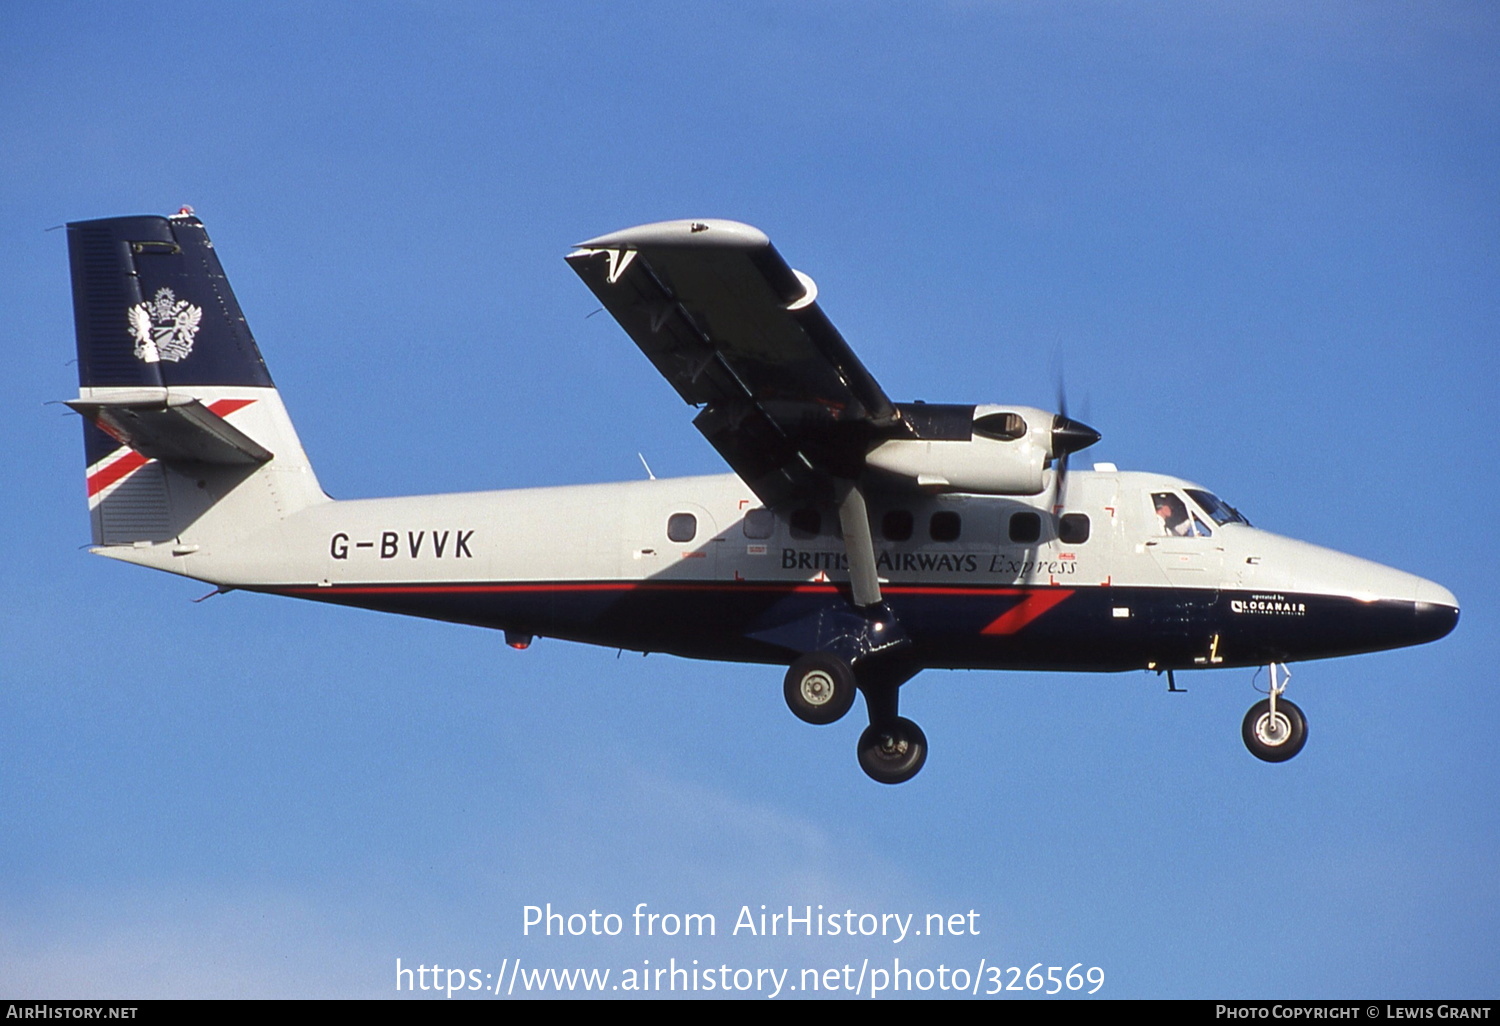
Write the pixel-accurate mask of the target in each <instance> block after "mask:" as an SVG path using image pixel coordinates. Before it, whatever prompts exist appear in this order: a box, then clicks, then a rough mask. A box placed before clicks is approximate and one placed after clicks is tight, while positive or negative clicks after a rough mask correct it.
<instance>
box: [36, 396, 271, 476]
mask: <svg viewBox="0 0 1500 1026" xmlns="http://www.w3.org/2000/svg"><path fill="white" fill-rule="evenodd" d="M66 402H67V405H68V406H70V407H72V408H73V409H74V410H77V411H78V412H79V413H81V414H83V416H85V417H86V418H88V419H89V420H90V421H92V422H93V423H94V425H95V426H96V427H98V428H99V430H101V431H103V432H105V433H106V434H108V435H110V436H111V437H113V438H115V439H116V440H117V441H119V442H122V443H123V444H125V445H128V446H130V448H132V449H134V450H135V451H136V452H138V453H140V454H141V455H142V456H145V457H146V458H147V459H153V460H160V461H161V462H163V463H169V464H171V463H200V464H209V465H215V466H253V465H254V464H257V463H267V462H269V461H270V459H271V457H272V453H271V452H270V450H268V449H267V448H265V446H263V445H261V444H260V443H259V442H257V441H255V440H254V439H253V438H251V437H250V436H249V435H247V434H245V433H244V432H243V431H241V430H240V429H239V428H237V427H235V426H234V425H233V424H231V423H229V422H228V421H227V420H225V419H224V418H223V417H222V416H220V415H219V414H218V413H215V412H214V411H213V410H210V409H209V408H208V407H206V406H204V405H203V404H202V403H201V402H199V401H198V400H197V399H193V398H191V397H189V396H183V395H167V394H165V392H163V391H159V390H152V389H143V390H141V391H139V392H130V393H122V394H117V395H113V396H109V397H108V398H90V399H69V400H66ZM225 412H229V411H225Z"/></svg>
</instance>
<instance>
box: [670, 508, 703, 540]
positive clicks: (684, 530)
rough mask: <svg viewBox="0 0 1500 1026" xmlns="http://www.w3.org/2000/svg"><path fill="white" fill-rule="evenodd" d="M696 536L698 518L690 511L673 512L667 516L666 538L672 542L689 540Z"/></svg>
mask: <svg viewBox="0 0 1500 1026" xmlns="http://www.w3.org/2000/svg"><path fill="white" fill-rule="evenodd" d="M696 537H698V518H697V517H695V516H693V515H692V514H691V513H673V514H672V515H671V516H669V517H667V538H668V539H670V540H671V541H674V542H690V541H692V540H693V539H694V538H696Z"/></svg>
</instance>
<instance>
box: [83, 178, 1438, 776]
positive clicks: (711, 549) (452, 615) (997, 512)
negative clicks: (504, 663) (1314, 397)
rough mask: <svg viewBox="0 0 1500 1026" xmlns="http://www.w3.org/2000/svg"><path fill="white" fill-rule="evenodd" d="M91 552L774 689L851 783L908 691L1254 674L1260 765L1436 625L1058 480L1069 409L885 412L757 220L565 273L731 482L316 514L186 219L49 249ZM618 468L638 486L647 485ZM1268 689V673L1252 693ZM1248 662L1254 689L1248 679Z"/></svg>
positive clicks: (1292, 554) (1311, 549)
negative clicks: (1056, 679) (613, 324)
mask: <svg viewBox="0 0 1500 1026" xmlns="http://www.w3.org/2000/svg"><path fill="white" fill-rule="evenodd" d="M68 244H69V256H70V264H71V271H72V285H73V301H74V314H75V323H76V330H77V343H78V375H79V386H80V387H79V395H78V398H76V399H72V400H67V401H66V402H67V405H68V406H69V407H71V408H72V409H73V410H75V411H77V412H78V413H80V414H81V415H82V420H83V425H84V429H83V430H84V449H85V453H86V462H87V483H88V505H89V511H90V518H91V528H92V541H93V545H92V548H91V551H92V552H94V553H96V554H98V555H102V556H108V557H110V558H113V559H119V560H123V561H125V562H128V563H136V564H139V565H141V566H146V567H151V568H154V569H157V570H165V571H169V572H171V573H176V574H181V575H183V576H186V577H190V578H196V579H199V580H202V581H206V582H209V583H211V584H214V585H216V586H217V590H218V591H219V592H223V591H231V590H236V589H237V590H243V591H251V592H263V593H267V594H273V595H283V596H291V597H295V598H303V599H312V600H315V601H321V602H332V603H337V604H341V605H346V606H357V607H362V608H366V609H374V610H382V611H385V612H391V613H401V614H407V615H411V616H421V617H428V618H432V619H438V620H446V621H452V622H455V623H464V624H475V625H479V626H483V627H490V628H495V629H498V630H501V631H503V632H504V638H505V641H506V642H507V644H509V645H510V646H511V647H512V648H516V649H524V648H526V647H528V646H529V645H530V644H531V643H532V640H533V639H534V638H537V637H548V638H559V639H564V640H568V641H577V642H583V643H588V644H595V645H603V646H608V647H611V648H618V649H622V650H631V651H642V652H662V653H670V654H673V655H678V656H683V657H686V658H690V659H705V660H725V661H739V662H749V663H763V664H771V665H779V666H786V667H787V671H786V674H785V677H784V679H783V694H784V697H785V699H786V703H787V705H788V707H789V708H790V709H791V711H792V713H794V714H795V715H796V716H797V717H798V718H799V719H801V720H803V721H805V722H808V723H812V724H828V723H833V722H835V721H837V720H839V719H840V718H841V717H843V716H844V715H845V714H846V713H847V712H849V710H850V709H851V708H852V706H853V705H854V703H855V699H856V696H857V695H858V694H863V696H864V699H865V707H866V711H867V713H868V721H869V725H868V727H867V728H866V729H865V730H864V731H863V733H862V734H861V736H860V739H859V743H858V748H857V751H858V759H859V764H860V766H861V767H862V768H863V769H864V771H865V772H866V773H867V774H868V775H869V776H870V777H871V778H873V779H874V780H876V781H879V782H881V783H886V784H896V783H901V782H903V781H906V780H909V779H911V778H912V777H913V776H915V775H916V773H917V772H918V771H919V770H920V769H921V768H922V766H923V764H924V762H925V761H926V758H927V752H928V744H927V739H926V737H925V735H924V734H923V732H922V730H921V729H920V728H919V727H918V726H917V725H916V724H915V723H913V722H912V721H911V720H909V719H907V718H905V717H903V716H901V715H900V707H899V697H900V688H901V686H902V685H903V684H905V683H906V682H907V681H909V680H910V679H911V678H912V677H914V676H915V675H916V674H917V673H919V672H920V671H922V670H924V669H986V670H1063V671H1125V670H1148V671H1152V670H1154V671H1156V672H1158V673H1166V674H1167V680H1168V686H1169V689H1171V690H1182V689H1180V688H1177V686H1176V678H1175V676H1174V675H1175V672H1176V671H1184V670H1194V669H1207V668H1219V667H1222V668H1227V667H1257V668H1258V667H1262V666H1264V667H1267V668H1268V670H1269V673H1268V679H1267V687H1266V689H1265V690H1266V697H1265V698H1264V699H1263V700H1261V701H1259V702H1257V703H1256V704H1255V705H1254V706H1252V707H1251V709H1250V710H1249V712H1248V713H1247V714H1246V716H1245V718H1244V721H1243V723H1242V729H1241V736H1242V739H1243V741H1244V743H1245V745H1246V747H1247V748H1248V749H1249V751H1250V752H1251V753H1252V754H1253V755H1255V756H1256V757H1257V758H1259V759H1262V760H1265V761H1267V762H1283V761H1285V760H1287V759H1290V758H1292V757H1293V756H1295V755H1296V754H1297V753H1298V752H1299V751H1301V750H1302V747H1303V745H1304V744H1305V742H1306V739H1307V721H1306V717H1305V716H1304V715H1303V713H1302V711H1301V710H1300V709H1299V708H1298V707H1297V706H1296V705H1294V704H1293V703H1292V702H1291V701H1290V700H1288V699H1286V698H1285V697H1283V692H1284V691H1285V689H1286V683H1287V679H1288V676H1289V671H1288V670H1287V668H1286V664H1288V663H1291V662H1294V661H1300V660H1309V659H1321V658H1327V657H1332V656H1343V655H1350V654H1354V653H1360V652H1374V651H1379V650H1383V649H1392V648H1398V647H1402V646H1406V645H1416V644H1421V643H1425V642H1429V641H1433V640H1436V639H1438V638H1441V637H1443V636H1445V635H1446V634H1448V633H1449V632H1450V631H1451V630H1453V628H1454V627H1455V625H1456V624H1457V622H1458V616H1459V607H1458V601H1457V599H1455V598H1454V596H1453V594H1452V593H1451V592H1449V591H1448V590H1447V589H1446V588H1444V587H1442V586H1441V585H1439V584H1435V583H1433V582H1432V581H1427V580H1424V579H1422V578H1420V577H1417V576H1415V575H1413V574H1409V573H1404V572H1402V571H1399V570H1395V569H1392V568H1389V567H1386V566H1381V565H1379V564H1377V563H1373V562H1369V561H1366V560H1363V559H1358V558H1355V557H1353V556H1349V555H1344V554H1342V553H1339V552H1335V551H1332V550H1330V549H1326V548H1320V547H1318V546H1315V545H1311V544H1308V543H1306V542H1302V541H1297V540H1295V539H1292V538H1286V537H1281V536H1278V535H1275V534H1272V533H1270V532H1268V531H1265V530H1262V529H1260V528H1257V527H1253V526H1251V524H1250V522H1249V521H1248V520H1247V519H1246V518H1245V517H1244V516H1243V515H1242V514H1241V513H1240V512H1239V511H1238V510H1237V509H1235V508H1234V507H1233V506H1231V505H1230V504H1229V503H1227V502H1225V501H1224V500H1222V499H1220V498H1219V497H1217V496H1216V495H1214V494H1213V493H1212V492H1210V491H1208V490H1207V489H1205V488H1203V487H1201V486H1199V485H1197V484H1194V483H1192V482H1188V481H1184V480H1180V479H1178V478H1175V477H1169V476H1166V475H1162V474H1150V473H1140V472H1132V471H1122V470H1119V469H1118V468H1117V467H1116V466H1115V465H1113V464H1108V463H1096V464H1094V466H1093V469H1092V470H1071V471H1070V469H1069V458H1070V456H1071V455H1072V454H1073V453H1076V452H1078V451H1080V450H1082V449H1084V448H1087V447H1088V446H1089V445H1092V444H1093V443H1094V442H1096V441H1097V440H1098V439H1099V437H1100V435H1099V433H1098V432H1097V431H1095V430H1094V429H1093V428H1091V427H1089V426H1087V425H1085V424H1083V423H1081V422H1079V421H1077V420H1074V419H1072V418H1070V417H1069V416H1067V414H1066V411H1065V410H1064V411H1062V412H1050V411H1047V410H1043V409H1037V408H1033V407H1029V406H1018V405H1011V404H1006V403H971V404H965V405H947V404H936V403H923V402H909V403H901V402H894V401H892V400H891V399H890V398H889V397H888V396H887V394H886V393H885V391H884V390H883V389H882V388H881V386H880V385H879V384H878V383H877V382H876V380H875V378H874V376H873V375H872V374H871V373H870V372H869V371H868V370H867V369H866V368H865V367H864V365H863V364H862V363H861V362H860V361H859V359H858V358H857V357H856V356H855V354H854V352H853V350H852V349H851V348H850V346H849V345H848V343H847V342H846V341H845V340H844V338H843V337H842V336H841V335H840V334H839V332H838V331H837V329H835V328H834V326H833V324H832V322H831V321H830V320H829V319H828V317H827V316H826V315H825V314H824V312H823V310H822V308H821V307H820V306H819V304H818V290H817V286H816V284H815V283H814V281H813V279H812V278H810V277H809V276H808V275H806V274H804V273H802V272H801V271H797V270H794V269H792V267H791V266H790V265H789V264H787V262H786V261H785V260H784V259H783V258H782V257H781V255H780V253H778V252H777V250H776V248H775V247H774V246H773V245H772V244H771V242H770V240H769V239H768V238H767V236H765V235H764V234H762V233H761V232H760V231H759V230H757V229H755V228H752V227H750V226H748V225H745V224H740V223H738V222H734V221H726V220H681V221H667V222H662V223H657V224H648V225H642V226H639V227H635V228H628V229H625V230H623V231H618V232H614V233H611V234H607V235H602V236H600V237H598V238H595V239H591V240H589V241H587V242H584V243H581V244H579V245H578V246H577V247H576V248H575V249H574V250H573V251H572V252H571V253H569V254H568V255H567V257H566V259H567V262H568V264H569V265H570V266H571V267H572V268H573V270H574V271H575V272H577V274H578V275H579V277H580V278H581V279H582V280H583V282H584V283H585V284H586V285H587V286H588V287H589V289H590V290H592V292H593V293H594V295H595V296H596V297H597V298H598V300H599V301H600V303H602V304H603V306H604V308H605V309H606V310H608V311H609V313H610V314H611V315H613V316H614V318H615V319H616V320H617V321H618V322H619V324H620V326H621V327H622V328H623V329H624V330H625V333H626V334H627V335H628V336H629V337H630V338H631V339H632V340H633V341H634V342H635V344H636V345H637V346H638V347H639V348H640V349H641V351H642V352H643V353H644V354H645V356H646V358H647V359H649V360H650V361H651V363H652V364H653V365H654V366H655V367H656V369H657V370H658V371H660V372H661V374H662V375H663V376H664V377H665V378H666V379H667V381H668V383H670V384H671V386H672V387H673V388H674V389H675V390H676V391H677V393H678V395H679V396H681V397H682V399H683V400H685V401H686V402H687V403H688V404H690V405H691V406H694V407H696V408H697V409H698V412H697V414H696V416H695V417H694V419H693V424H694V426H695V427H696V428H697V429H698V430H699V431H700V432H702V434H703V435H704V437H705V438H706V439H707V440H708V441H709V443H710V444H711V445H712V446H713V447H714V448H715V449H716V450H718V452H719V454H720V455H721V456H722V457H723V458H724V460H725V462H726V463H727V464H728V465H729V468H730V470H731V471H732V473H729V474H721V475H718V476H709V477H690V478H679V479H662V480H657V479H655V478H654V476H653V477H652V478H651V479H649V480H637V481H630V482H622V483H610V484H591V485H579V486H568V487H549V488H534V489H524V490H509V491H488V492H474V493H469V494H453V495H427V496H411V497H401V498H381V499H358V500H348V501H335V500H333V499H330V498H329V497H328V496H327V495H325V494H324V492H323V490H322V489H321V488H320V487H319V485H318V479H317V477H316V476H315V474H314V473H313V468H312V465H311V464H310V463H309V461H308V458H307V455H306V454H305V453H304V451H303V449H302V445H301V443H300V442H299V441H298V439H297V433H296V431H295V430H294V428H293V426H292V422H291V420H290V418H289V417H288V415H287V411H286V409H285V407H284V406H283V404H282V401H281V398H280V396H279V394H278V393H277V390H276V386H275V385H274V384H273V383H272V380H271V376H270V374H269V373H268V371H267V369H266V365H265V362H264V360H263V359H262V357H261V353H260V349H259V347H258V346H257V345H256V342H255V340H254V338H253V336H252V335H251V333H250V329H249V327H248V325H247V323H246V321H245V318H244V315H243V314H242V312H241V310H240V307H239V304H238V302H237V301H236V299H235V297H234V293H233V292H232V291H231V289H230V287H229V282H228V280H227V278H226V277H225V275H224V271H223V268H222V265H221V264H220V262H219V257H218V254H217V252H216V250H215V249H214V248H213V245H212V243H211V242H210V241H209V238H208V235H207V233H206V231H205V229H204V227H203V223H202V222H201V221H200V220H199V219H198V218H197V217H196V216H195V215H194V214H193V213H192V211H191V208H186V207H185V208H183V209H182V210H181V211H179V212H178V213H177V214H175V215H173V216H170V217H160V216H133V217H120V218H109V219H103V220H93V221H81V222H76V223H72V224H69V225H68ZM647 469H648V473H649V468H647ZM1278 671H1279V674H1278ZM1258 675H1259V671H1258V670H1257V678H1258Z"/></svg>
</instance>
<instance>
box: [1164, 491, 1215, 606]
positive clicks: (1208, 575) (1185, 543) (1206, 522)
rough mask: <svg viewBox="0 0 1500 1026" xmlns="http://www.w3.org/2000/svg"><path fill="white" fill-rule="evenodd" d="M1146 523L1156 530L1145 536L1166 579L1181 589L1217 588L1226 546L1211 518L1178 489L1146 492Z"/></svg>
mask: <svg viewBox="0 0 1500 1026" xmlns="http://www.w3.org/2000/svg"><path fill="white" fill-rule="evenodd" d="M1147 495H1148V498H1149V501H1150V509H1149V510H1147V511H1146V512H1147V518H1146V522H1147V523H1148V524H1151V525H1153V527H1154V529H1155V533H1154V535H1153V536H1151V537H1148V538H1147V539H1146V551H1147V552H1149V553H1151V556H1152V558H1153V559H1155V560H1156V564H1157V566H1159V567H1161V569H1162V572H1163V573H1164V574H1166V576H1167V580H1168V581H1170V582H1171V583H1172V585H1173V586H1174V587H1178V588H1212V589H1217V588H1218V587H1219V583H1220V577H1221V575H1222V572H1223V567H1224V548H1223V545H1222V544H1221V543H1220V542H1219V539H1218V538H1216V537H1215V536H1214V527H1215V526H1216V525H1214V523H1213V521H1212V519H1211V518H1210V517H1207V516H1205V515H1204V514H1203V512H1202V511H1201V510H1199V509H1198V508H1197V507H1196V506H1194V505H1193V504H1192V503H1190V502H1188V501H1187V499H1186V497H1185V496H1183V495H1182V494H1181V493H1179V492H1176V491H1156V492H1149V493H1147Z"/></svg>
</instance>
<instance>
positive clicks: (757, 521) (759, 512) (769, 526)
mask: <svg viewBox="0 0 1500 1026" xmlns="http://www.w3.org/2000/svg"><path fill="white" fill-rule="evenodd" d="M744 526H745V537H746V538H769V537H771V533H772V532H773V531H774V530H775V529H776V514H775V513H772V512H771V511H770V510H768V509H765V508H757V509H752V510H750V511H748V512H747V513H746V514H745V524H744Z"/></svg>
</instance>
